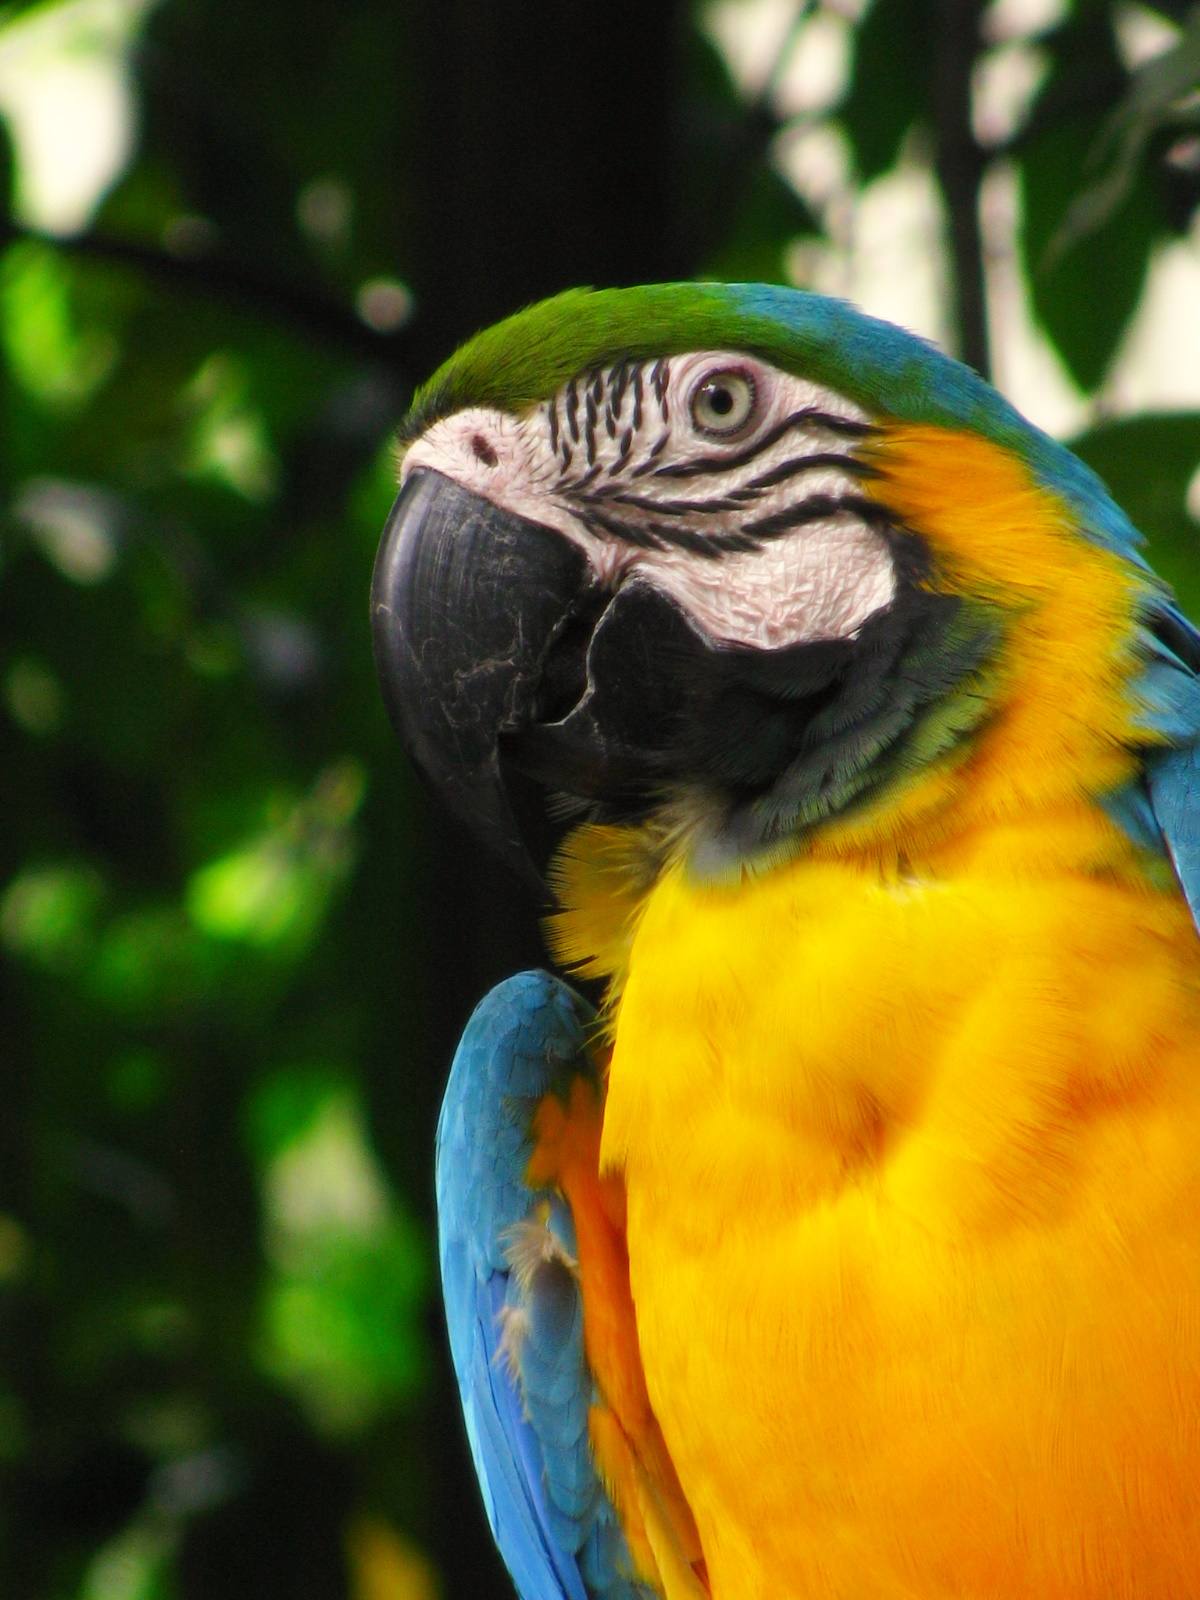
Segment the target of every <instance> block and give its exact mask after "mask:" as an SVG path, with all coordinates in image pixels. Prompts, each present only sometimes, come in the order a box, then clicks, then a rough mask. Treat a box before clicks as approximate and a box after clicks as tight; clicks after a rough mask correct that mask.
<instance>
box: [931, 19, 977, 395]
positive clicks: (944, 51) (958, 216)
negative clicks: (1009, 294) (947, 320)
mask: <svg viewBox="0 0 1200 1600" xmlns="http://www.w3.org/2000/svg"><path fill="white" fill-rule="evenodd" d="M981 12H982V6H981V4H980V0H934V3H933V16H934V23H935V28H934V38H935V44H934V52H933V101H934V110H935V115H936V132H937V175H938V181H939V182H940V183H941V186H942V193H943V194H944V195H945V197H946V209H947V211H948V212H949V216H950V247H951V255H952V258H953V267H954V302H955V312H956V320H957V322H958V337H959V352H960V354H961V356H962V359H963V360H964V361H965V362H967V364H968V365H969V366H972V367H974V368H975V370H976V371H977V372H979V373H982V374H983V376H984V377H985V378H986V377H988V376H990V372H991V362H990V358H989V352H988V328H987V296H986V287H985V281H984V273H983V237H982V234H981V231H980V226H979V191H980V186H981V184H982V182H983V173H984V167H985V165H986V157H985V155H984V152H983V151H982V149H981V148H980V146H979V145H978V144H977V142H976V140H975V134H974V132H973V130H972V127H971V72H972V68H973V67H974V65H975V58H976V55H977V53H978V50H979V18H980V15H981Z"/></svg>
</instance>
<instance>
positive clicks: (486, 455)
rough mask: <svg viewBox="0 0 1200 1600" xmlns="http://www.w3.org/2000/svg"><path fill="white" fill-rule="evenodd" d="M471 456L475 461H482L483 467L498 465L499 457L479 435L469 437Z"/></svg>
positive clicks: (474, 434)
mask: <svg viewBox="0 0 1200 1600" xmlns="http://www.w3.org/2000/svg"><path fill="white" fill-rule="evenodd" d="M471 454H472V455H473V456H474V457H475V459H476V461H482V462H483V464H484V466H485V467H495V466H498V465H499V462H500V457H499V456H498V455H497V454H496V452H495V450H494V449H493V448H492V446H491V445H490V444H489V443H488V441H487V440H486V439H485V438H484V436H483V435H482V434H481V433H473V434H472V435H471Z"/></svg>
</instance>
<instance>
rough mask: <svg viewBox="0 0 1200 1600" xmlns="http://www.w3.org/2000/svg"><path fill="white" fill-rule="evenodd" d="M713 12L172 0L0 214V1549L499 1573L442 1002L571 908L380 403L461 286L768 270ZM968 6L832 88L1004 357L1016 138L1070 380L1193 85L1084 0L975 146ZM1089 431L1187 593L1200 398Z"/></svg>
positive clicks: (314, 1598) (634, 2) (82, 1570)
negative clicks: (471, 1406) (429, 747)
mask: <svg viewBox="0 0 1200 1600" xmlns="http://www.w3.org/2000/svg"><path fill="white" fill-rule="evenodd" d="M15 9H16V10H18V11H19V10H22V9H24V10H29V9H36V8H29V7H23V8H22V7H17V8H15ZM43 9H45V8H44V7H43ZM1182 9H1183V8H1182V7H1181V6H1176V5H1175V4H1173V3H1172V4H1164V5H1163V6H1162V7H1161V12H1162V14H1163V15H1164V16H1166V17H1168V18H1173V19H1174V20H1177V21H1178V20H1179V19H1180V17H1181V16H1182ZM797 11H798V15H802V11H801V8H799V7H798V8H797ZM699 18H700V13H698V12H697V11H696V10H695V9H694V8H693V7H691V6H689V5H686V4H683V3H682V0H681V3H678V4H676V5H668V4H655V3H653V0H612V3H607V4H583V3H575V0H340V3H339V4H338V5H336V6H334V5H329V4H317V3H316V0H286V3H284V0H164V3H163V4H161V5H160V6H159V7H158V8H157V9H156V10H155V11H153V12H152V13H151V14H150V17H149V20H148V22H147V24H146V26H145V29H144V32H143V35H142V37H141V42H140V44H139V47H138V49H137V52H136V56H135V70H136V77H137V88H138V95H139V102H140V107H141V129H140V138H139V142H138V146H137V150H136V154H135V157H134V159H133V161H132V163H131V165H130V166H129V168H128V170H127V171H126V173H125V175H124V176H123V178H122V179H121V180H120V182H119V183H118V184H117V186H116V188H115V189H114V190H113V191H112V193H111V194H110V195H109V197H108V198H107V200H106V201H105V203H104V204H103V206H102V208H101V210H100V212H99V214H98V215H97V216H96V218H95V220H94V222H93V223H92V224H91V226H90V227H89V228H88V229H87V230H86V231H85V232H84V233H81V234H79V235H76V236H73V237H70V238H67V239H55V240H50V239H46V238H43V237H41V236H39V235H37V234H36V233H34V232H32V231H31V230H29V229H28V228H24V227H21V226H20V225H19V224H18V223H16V222H13V221H9V222H4V223H0V227H2V229H3V234H2V241H0V242H2V243H3V256H2V258H0V335H2V339H0V343H2V347H3V354H4V364H3V367H2V369H0V416H2V419H3V423H2V427H0V517H2V523H0V540H2V544H0V683H2V688H3V706H2V707H0V941H2V949H0V1011H2V1019H0V1037H2V1048H3V1056H2V1060H0V1592H2V1593H3V1594H5V1595H8V1596H12V1597H13V1600H27V1597H28V1600H35V1597H36V1600H60V1597H61V1600H75V1597H79V1600H169V1597H179V1600H310V1597H311V1600H338V1597H340V1596H343V1595H346V1596H350V1595H353V1597H354V1600H429V1597H430V1596H431V1595H432V1594H434V1593H435V1592H437V1590H438V1588H440V1591H441V1593H442V1594H443V1595H444V1596H446V1597H454V1600H486V1597H488V1596H493V1595H494V1596H497V1597H499V1596H503V1595H507V1594H509V1593H510V1592H511V1591H510V1589H509V1586H508V1584H507V1580H506V1578H505V1577H504V1574H503V1571H502V1569H501V1567H500V1565H499V1563H498V1561H497V1559H496V1557H495V1555H494V1554H493V1552H492V1549H491V1545H490V1540H489V1537H488V1534H487V1530H486V1525H485V1523H484V1520H483V1516H482V1512H481V1509H480V1505H479V1501H478V1496H477V1493H476V1490H475V1487H474V1482H473V1476H472V1473H471V1469H470V1464H469V1460H468V1458H467V1454H466V1449H465V1441H464V1437H463V1434H462V1430H461V1425H460V1422H459V1419H458V1414H457V1402H456V1399H455V1396H454V1395H453V1393H452V1382H451V1380H450V1378H449V1375H448V1367H447V1362H446V1356H445V1350H444V1341H443V1333H442V1325H441V1320H440V1312H439V1307H438V1303H437V1299H436V1294H435V1290H434V1283H433V1273H432V1260H433V1251H432V1216H431V1161H432V1145H433V1130H434V1125H435V1120H436V1110H437V1103H438V1098H439V1094H440V1089H441V1084H442V1082H443V1079H444V1076H445V1071H446V1067H447V1063H448V1060H449V1057H450V1054H451V1051H452V1049H453V1044H454V1041H455V1039H456V1038H457V1036H458V1033H459V1031H460V1030H461V1028H462V1025H463V1023H464V1021H465V1019H466V1017H467V1015H468V1013H469V1011H470V1008H471V1007H472V1005H473V1004H474V1003H475V1001H476V1000H478V998H479V997H480V996H481V995H482V993H483V992H484V991H485V990H486V989H487V987H488V986H489V985H490V984H492V983H493V982H494V981H496V980H497V979H499V978H500V977H502V976H504V975H505V974H507V973H509V972H511V971H513V970H515V969H517V968H519V967H521V966H523V965H529V964H533V963H537V962H538V961H539V960H542V959H544V958H543V957H542V955H541V952H540V945H539V937H538V928H537V915H538V909H539V908H538V907H536V906H534V905H533V904H531V903H530V902H529V901H528V900H527V899H526V898H525V897H524V896H523V893H522V891H521V890H520V888H519V887H518V886H517V885H516V884H515V883H513V882H510V881H509V880H508V879H507V878H506V877H505V876H504V875H503V874H502V872H501V871H500V870H499V869H498V868H495V867H493V866H492V865H491V864H490V863H489V862H488V861H486V860H483V859H481V857H480V856H479V854H478V853H477V852H476V850H475V849H474V847H473V846H472V845H471V844H470V843H469V841H468V840H467V839H466V838H465V837H463V836H462V835H461V834H460V833H459V832H457V831H455V830H454V829H452V828H451V826H450V825H449V824H447V823H445V822H444V821H443V820H442V819H441V818H440V817H439V816H437V815H436V814H435V813H434V812H433V811H432V810H431V808H430V807H429V805H428V804H427V803H426V801H425V799H424V798H423V796H422V794H421V793H420V791H419V789H418V787H417V785H416V783H415V780H414V778H413V775H412V774H411V772H410V771H409V770H408V769H407V768H406V766H405V764H404V762H403V759H402V757H401V756H400V754H399V752H398V750H397V749H396V747H395V744H394V741H393V739H392V736H391V734H390V731H389V729H388V727H387V725H386V721H385V718H384V716H383V712H382V708H381V705H380V702H379V698H378V694H377V691H376V687H375V683H374V677H373V670H372V663H371V657H370V647H369V638H368V628H367V593H368V587H369V583H370V574H371V564H372V559H373V555H374V549H375V544H376V541H377V538H378V534H379V530H380V528H381V527H382V523H383V520H384V517H385V516H386V513H387V509H388V505H389V503H390V500H391V497H392V493H393V485H394V470H393V466H392V462H391V458H390V454H389V439H390V437H391V435H392V433H393V431H394V429H395V426H396V424H397V421H398V419H399V418H400V416H401V415H402V414H403V411H404V409H405V406H406V404H407V402H408V399H409V397H410V396H411V393H412V389H413V386H414V383H415V382H417V381H419V380H420V379H421V378H423V377H424V376H426V375H428V373H429V372H430V371H431V370H432V368H433V367H434V366H435V365H436V364H437V362H438V361H440V360H441V359H442V358H443V357H444V356H446V355H447V354H448V353H449V352H450V351H451V350H452V349H453V348H454V346H455V344H456V343H457V342H458V341H459V340H460V339H462V338H463V337H464V336H465V335H467V334H469V333H471V332H472V331H474V330H475V329H476V328H478V327H480V326H483V325H486V324H487V323H488V322H490V321H492V320H494V319H495V318H497V317H499V316H502V315H503V314H504V313H506V312H508V311H511V310H513V309H515V308H517V307H519V306H521V305H523V304H525V303H527V302H529V301H530V300H532V299H535V298H537V297H539V296H541V295H544V294H547V293H550V292H552V291H554V290H557V289H560V288H563V287H565V286H567V285H570V284H577V283H592V284H598V285H601V284H631V283H638V282H644V281H648V280H654V279H661V278H671V277H687V276H694V275H701V276H724V277H751V278H775V279H780V280H782V279H783V278H784V276H785V260H786V251H787V248H788V246H789V245H790V244H792V243H793V242H794V241H795V239H796V238H797V237H803V236H805V235H809V236H812V237H813V238H814V239H818V238H819V236H820V231H821V226H822V222H821V218H820V217H819V216H817V215H815V214H814V213H813V212H812V211H810V210H809V209H808V207H806V205H805V204H804V202H803V201H802V200H801V199H800V198H799V197H798V196H797V195H796V194H795V193H794V192H793V191H792V190H791V189H790V188H789V187H788V184H787V183H786V182H785V180H784V178H783V177H782V176H781V175H780V169H779V166H778V162H777V160H776V157H777V153H778V148H779V146H778V141H779V138H780V137H781V128H782V124H783V121H784V119H782V118H781V117H780V115H779V114H778V113H777V111H776V109H775V102H774V100H773V98H772V93H771V91H770V88H768V90H766V91H764V92H763V94H762V95H760V96H759V97H757V98H752V99H748V98H746V97H743V96H739V94H738V92H737V91H736V89H735V87H734V85H733V83H732V81H731V79H730V77H729V75H728V73H727V70H726V68H725V66H724V64H723V62H722V60H721V59H720V58H719V56H718V55H717V54H716V52H715V51H714V49H713V47H712V45H711V44H710V43H709V42H708V40H707V37H706V35H705V33H704V31H703V29H702V28H701V27H700V25H699ZM981 18H982V11H981V8H979V7H978V6H976V5H973V4H970V3H965V0H875V4H874V6H873V7H872V8H871V9H870V10H869V11H868V12H867V14H866V17H865V19H863V20H862V21H860V22H859V24H858V27H857V34H856V46H855V57H854V70H853V75H852V79H851V83H850V86H849V90H848V93H847V95H846V97H845V99H844V102H843V104H842V106H841V108H840V111H839V112H838V117H839V120H840V124H841V126H842V127H843V128H844V130H845V132H846V135H847V137H848V138H849V140H850V148H851V150H852V153H853V158H854V162H855V166H856V171H857V175H858V179H859V181H861V182H863V183H865V182H867V181H869V180H870V179H872V178H874V177H877V176H878V175H879V174H881V173H883V172H886V171H887V170H888V169H889V168H890V167H891V166H892V165H893V164H894V163H895V162H896V161H897V159H899V158H900V156H901V154H902V151H905V150H907V151H909V152H910V153H911V151H912V150H913V149H917V150H918V151H924V152H925V155H926V159H928V160H929V161H930V162H931V163H932V165H933V168H934V170H935V172H936V174H937V177H938V180H939V182H940V184H941V186H942V191H943V196H944V200H945V205H946V220H947V239H948V250H949V261H950V266H951V281H952V284H953V301H954V306H953V311H954V319H953V320H954V321H955V323H956V326H957V329H958V338H959V348H960V350H961V352H962V353H963V355H964V356H965V358H967V359H969V360H971V361H972V362H973V363H974V364H975V365H976V366H978V367H979V368H980V369H981V370H985V371H986V370H987V365H988V348H987V335H986V318H985V295H984V279H983V268H982V248H981V244H980V231H979V221H978V216H979V207H978V199H979V186H980V183H981V181H982V179H983V176H984V173H985V171H986V170H987V167H988V165H989V163H990V162H992V161H994V160H997V159H1001V158H1003V159H1008V160H1011V161H1013V162H1015V164H1016V166H1017V168H1018V171H1019V173H1020V176H1021V181H1022V184H1023V192H1024V196H1025V214H1026V223H1025V230H1024V236H1023V251H1024V259H1025V262H1026V267H1027V271H1028V273H1029V278H1030V282H1031V285H1032V291H1033V297H1034V303H1035V308H1036V311H1037V315H1038V317H1039V319H1040V321H1041V323H1042V325H1043V327H1044V328H1045V330H1046V331H1047V333H1048V334H1049V336H1050V337H1051V339H1052V340H1053V342H1054V343H1055V345H1056V347H1057V348H1058V350H1059V352H1060V354H1061V355H1062V357H1063V360H1064V362H1065V364H1066V365H1067V367H1068V369H1069V370H1070V371H1071V373H1072V374H1073V376H1074V377H1075V379H1076V381H1077V382H1078V384H1079V385H1080V387H1081V388H1082V389H1083V390H1084V391H1085V392H1091V391H1094V390H1095V389H1097V388H1098V386H1099V385H1100V384H1101V382H1102V381H1103V377H1104V374H1105V372H1106V370H1107V369H1108V367H1109V364H1110V362H1111V360H1112V357H1113V353H1114V351H1115V349H1116V347H1117V344H1118V341H1119V339H1120V336H1121V333H1122V331H1123V330H1124V328H1125V326H1126V325H1127V323H1128V320H1129V317H1130V315H1131V313H1132V311H1133V309H1134V307H1135V305H1136V304H1137V301H1138V297H1139V295H1140V292H1141V288H1142V284H1143V280H1144V275H1145V271H1146V265H1147V261H1148V259H1149V256H1150V252H1151V251H1152V249H1153V248H1154V246H1155V244H1156V243H1157V242H1159V241H1162V240H1165V239H1168V238H1170V237H1172V236H1174V235H1177V234H1178V233H1180V232H1182V231H1183V230H1184V229H1185V228H1186V227H1187V226H1188V224H1189V221H1190V218H1191V216H1192V214H1193V211H1194V208H1195V203H1196V200H1197V196H1198V193H1200V189H1198V184H1197V168H1198V167H1200V161H1197V159H1196V153H1195V151H1194V150H1192V147H1191V146H1189V144H1188V139H1189V138H1190V137H1191V134H1190V129H1191V126H1192V120H1194V118H1193V112H1192V110H1191V109H1190V108H1189V107H1190V103H1189V102H1187V101H1186V100H1182V101H1181V99H1180V85H1179V83H1178V82H1177V81H1172V83H1171V84H1169V85H1168V89H1169V92H1167V90H1161V92H1159V93H1158V95H1157V99H1156V98H1155V88H1156V85H1155V82H1154V81H1153V80H1152V78H1151V77H1149V76H1147V74H1150V73H1151V70H1152V68H1147V69H1144V70H1143V73H1142V75H1141V77H1140V78H1139V80H1138V84H1137V91H1138V98H1137V99H1136V101H1134V100H1131V99H1130V98H1129V97H1130V87H1131V80H1130V75H1129V73H1128V72H1127V71H1126V69H1125V68H1124V67H1123V66H1122V65H1121V61H1120V58H1119V53H1118V51H1117V49H1116V46H1115V43H1114V32H1113V21H1114V11H1113V9H1112V8H1111V7H1110V6H1108V5H1106V4H1100V3H1096V0H1080V3H1079V4H1078V5H1077V6H1076V8H1075V9H1074V10H1073V11H1072V12H1071V13H1070V14H1069V15H1068V16H1067V17H1066V19H1065V20H1063V21H1062V22H1060V23H1059V24H1056V25H1055V27H1054V28H1053V29H1051V30H1050V31H1049V32H1048V33H1047V34H1046V35H1045V37H1044V38H1043V40H1042V45H1041V47H1042V48H1043V49H1044V50H1045V51H1046V60H1047V63H1048V74H1047V77H1046V79H1045V82H1044V84H1043V87H1042V89H1041V91H1040V94H1039V95H1038V97H1037V98H1036V100H1035V102H1034V104H1033V106H1032V108H1031V110H1030V112H1029V114H1028V115H1027V116H1026V117H1025V118H1024V119H1023V120H1022V121H1021V123H1020V126H1019V127H1018V128H1017V129H1016V131H1015V132H1014V133H1013V135H1012V136H1011V138H1009V139H1007V141H1006V143H1005V146H1004V148H1001V149H997V148H994V147H993V148H984V147H983V146H982V145H981V144H980V143H979V142H978V141H977V140H976V138H975V136H974V134H973V132H972V123H971V81H972V73H973V72H974V71H975V69H976V68H977V66H978V63H979V61H980V60H981V58H982V57H983V55H984V53H985V51H986V49H987V48H988V45H987V38H986V29H985V28H984V27H982V26H981ZM1193 27H1194V25H1193ZM1159 66H1160V68H1161V62H1160V64H1159ZM1152 67H1153V64H1152ZM1160 75H1161V73H1160ZM1189 119H1192V120H1189ZM914 141H915V143H914ZM1192 144H1193V145H1194V144H1195V140H1194V139H1193V140H1192ZM381 279H382V280H385V284H384V290H385V293H384V298H385V301H386V297H387V293H388V292H390V293H391V294H392V297H393V303H394V302H395V296H396V294H397V293H400V292H402V291H399V290H397V288H396V284H397V283H399V284H402V285H404V286H407V289H408V290H409V291H410V292H411V296H412V312H411V315H410V316H409V317H408V319H407V320H406V321H404V323H403V325H402V326H399V327H396V328H394V329H392V330H390V331H389V330H388V329H387V328H386V327H382V328H381V327H380V326H378V324H380V323H381V321H386V318H383V319H381V317H380V315H378V314H376V313H371V312H370V303H369V300H368V304H367V313H366V314H364V311H363V302H362V289H363V286H364V285H365V284H367V285H369V284H371V283H373V282H376V280H381ZM389 284H390V285H392V287H391V289H390V290H388V287H387V286H388V285H389ZM377 287H378V284H377ZM1197 315H1200V308H1198V311H1197ZM372 321H374V323H375V324H377V326H372ZM1079 447H1080V449H1081V451H1082V452H1083V453H1084V454H1085V456H1087V458H1088V459H1089V460H1091V461H1092V462H1093V463H1094V464H1096V465H1097V466H1098V467H1099V469H1100V470H1101V471H1102V472H1104V473H1105V474H1106V475H1107V476H1108V478H1109V481H1110V483H1111V484H1112V486H1113V488H1114V490H1115V492H1116V493H1117V494H1118V496H1119V497H1120V498H1121V499H1122V500H1123V501H1124V503H1125V504H1126V507H1127V509H1128V510H1129V511H1130V512H1131V514H1133V515H1134V517H1135V519H1137V520H1139V521H1140V523H1141V524H1142V526H1143V527H1144V528H1145V530H1146V532H1147V533H1148V534H1149V535H1150V536H1151V538H1152V541H1153V548H1154V556H1155V559H1156V561H1157V562H1158V564H1159V565H1160V567H1161V568H1162V570H1164V571H1165V572H1167V573H1168V575H1169V576H1171V577H1172V579H1173V580H1175V581H1176V582H1177V584H1178V585H1179V587H1180V590H1181V592H1182V593H1183V595H1184V598H1185V600H1186V601H1187V602H1188V603H1189V604H1194V601H1195V599H1196V598H1197V597H1200V583H1198V582H1197V577H1196V575H1195V573H1196V568H1195V538H1196V533H1197V528H1196V525H1195V523H1194V522H1193V521H1192V520H1191V519H1190V518H1189V516H1188V515H1187V513H1186V511H1185V508H1184V493H1185V490H1186V487H1187V484H1188V482H1189V479H1190V478H1191V476H1192V473H1193V472H1194V470H1195V468H1196V466H1197V463H1198V462H1200V417H1198V416H1194V415H1180V416H1174V417H1169V418H1164V417H1156V416H1151V417H1143V418H1136V419H1132V420H1129V419H1127V420H1123V421H1120V422H1114V423H1109V424H1107V425H1105V426H1102V427H1099V428H1097V429H1096V430H1094V431H1093V432H1092V433H1091V434H1089V435H1088V436H1086V437H1085V438H1084V439H1083V440H1082V441H1080V443H1079Z"/></svg>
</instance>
